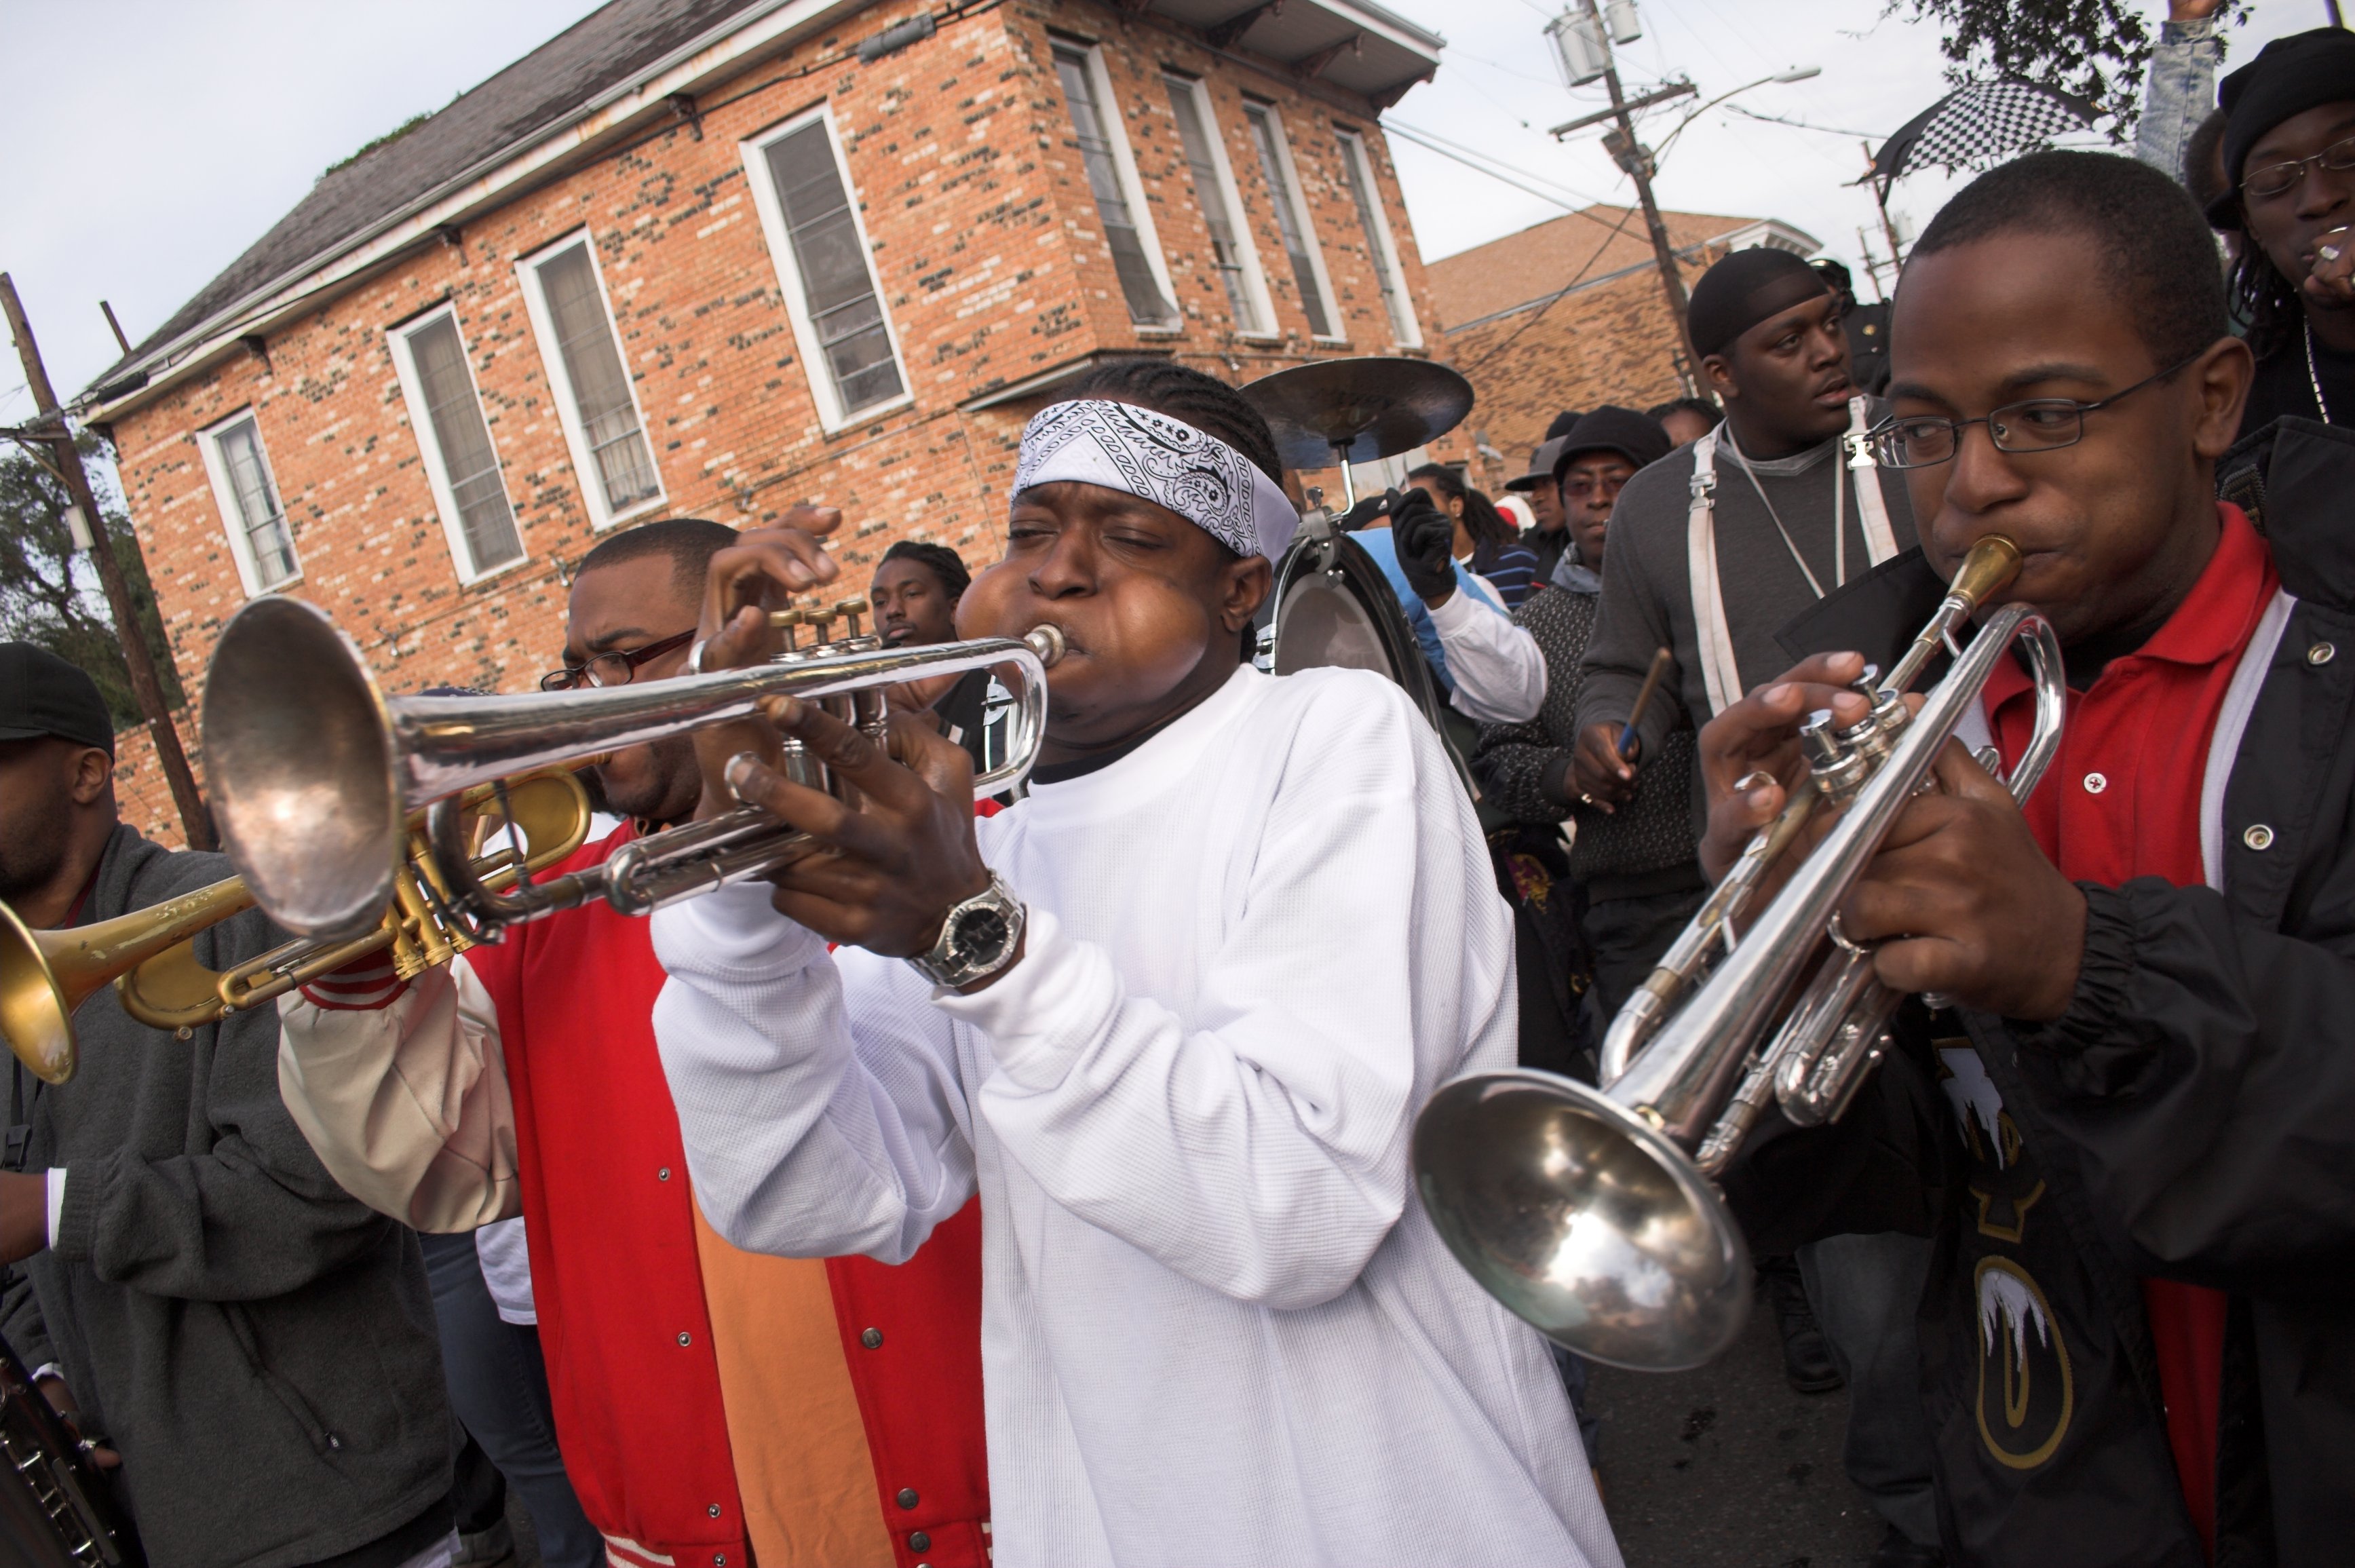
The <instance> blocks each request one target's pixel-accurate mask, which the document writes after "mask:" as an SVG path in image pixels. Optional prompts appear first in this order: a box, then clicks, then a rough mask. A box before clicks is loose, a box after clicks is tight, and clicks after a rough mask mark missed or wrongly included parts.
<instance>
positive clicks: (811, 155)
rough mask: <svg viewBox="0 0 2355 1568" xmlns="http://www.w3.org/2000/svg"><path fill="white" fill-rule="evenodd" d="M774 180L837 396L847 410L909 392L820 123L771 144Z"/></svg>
mask: <svg viewBox="0 0 2355 1568" xmlns="http://www.w3.org/2000/svg"><path fill="white" fill-rule="evenodd" d="M768 160H769V177H770V178H771V179H773V180H774V181H775V182H776V187H777V205H778V207H779V208H782V209H783V212H784V215H785V240H786V242H787V243H788V244H790V245H791V246H792V247H793V251H794V271H795V272H799V273H800V274H801V284H802V302H803V306H804V308H805V310H806V311H807V313H808V315H809V321H810V327H811V329H812V330H813V331H815V333H816V334H817V341H818V352H819V354H820V355H821V356H822V357H824V358H825V361H826V375H827V376H828V377H829V378H830V379H832V381H833V383H834V391H835V396H836V397H837V399H838V400H840V401H841V404H842V411H843V412H845V413H857V412H858V411H859V410H861V409H864V408H871V407H872V406H874V405H875V404H877V403H881V402H888V401H890V400H891V399H893V398H896V397H898V396H899V395H900V392H902V391H903V390H905V389H906V383H905V382H903V381H902V380H901V379H900V365H899V361H898V360H896V359H894V358H893V357H891V335H890V332H889V331H888V330H886V328H885V327H884V325H883V305H882V302H881V301H880V300H879V299H878V298H877V297H876V293H875V274H874V272H873V271H872V270H871V269H870V268H869V267H868V264H867V251H866V249H865V247H863V246H861V245H860V244H859V242H858V222H857V220H856V219H855V218H854V217H853V216H852V213H851V210H850V193H849V190H848V188H847V187H846V186H845V185H844V184H843V179H842V170H841V168H840V167H839V166H837V164H836V163H835V161H834V144H833V143H832V142H831V141H829V140H828V139H827V137H826V127H825V125H823V124H821V123H818V122H816V121H815V120H814V121H812V122H810V123H808V124H806V125H805V126H803V127H802V128H801V129H800V130H798V131H795V132H794V133H792V134H791V135H788V136H781V137H779V138H778V139H777V140H776V141H774V142H772V143H771V144H769V150H768Z"/></svg>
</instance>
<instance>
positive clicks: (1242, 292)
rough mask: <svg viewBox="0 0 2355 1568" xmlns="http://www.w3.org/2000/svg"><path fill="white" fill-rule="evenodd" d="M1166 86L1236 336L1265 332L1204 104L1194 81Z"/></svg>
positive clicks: (1176, 80)
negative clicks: (1245, 272)
mask: <svg viewBox="0 0 2355 1568" xmlns="http://www.w3.org/2000/svg"><path fill="white" fill-rule="evenodd" d="M1162 80H1164V81H1165V82H1166V83H1167V86H1168V88H1169V112H1170V113H1171V114H1172V115H1173V116H1174V117H1176V119H1177V139H1178V141H1179V142H1180V143H1182V144H1184V146H1185V149H1186V166H1187V168H1188V169H1189V170H1191V171H1192V172H1193V176H1194V201H1195V204H1196V205H1197V206H1199V208H1201V209H1202V223H1203V226H1204V227H1205V228H1207V229H1209V231H1210V260H1211V262H1212V264H1213V265H1215V266H1216V267H1217V268H1218V269H1219V281H1220V283H1224V284H1226V286H1227V305H1228V308H1229V309H1231V311H1233V313H1234V320H1235V330H1237V331H1238V332H1265V331H1266V330H1267V325H1266V323H1264V322H1263V321H1261V320H1260V318H1259V305H1258V304H1257V303H1256V302H1255V301H1253V300H1252V296H1251V287H1250V284H1249V282H1248V280H1246V279H1245V278H1244V276H1243V260H1242V249H1241V246H1239V245H1238V244H1236V243H1235V224H1234V217H1233V215H1232V214H1231V213H1230V212H1228V210H1227V193H1226V191H1225V189H1224V188H1223V187H1220V184H1219V165H1218V164H1217V162H1216V161H1215V160H1214V159H1213V157H1212V156H1211V153H1210V133H1209V127H1208V126H1206V125H1205V124H1204V123H1203V114H1202V106H1201V103H1200V101H1199V100H1198V99H1197V98H1196V97H1195V92H1196V89H1195V86H1194V84H1193V83H1192V82H1190V81H1187V80H1184V79H1182V78H1179V77H1174V76H1172V77H1165V78H1163V79H1162Z"/></svg>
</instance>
